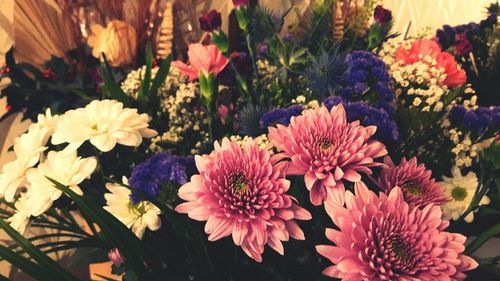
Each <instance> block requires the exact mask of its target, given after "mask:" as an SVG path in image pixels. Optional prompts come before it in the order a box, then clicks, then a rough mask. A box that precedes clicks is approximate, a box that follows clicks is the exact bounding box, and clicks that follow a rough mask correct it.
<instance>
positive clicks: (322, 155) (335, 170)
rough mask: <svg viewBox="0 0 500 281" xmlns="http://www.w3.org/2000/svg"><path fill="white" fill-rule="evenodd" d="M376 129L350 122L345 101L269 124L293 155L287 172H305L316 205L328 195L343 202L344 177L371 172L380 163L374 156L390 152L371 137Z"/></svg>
mask: <svg viewBox="0 0 500 281" xmlns="http://www.w3.org/2000/svg"><path fill="white" fill-rule="evenodd" d="M376 130H377V127H375V126H368V127H363V126H360V125H359V121H355V122H352V123H348V122H347V118H346V112H345V110H344V107H343V106H342V105H337V106H334V107H333V108H332V109H331V110H330V111H328V109H327V108H326V107H324V106H322V107H319V108H316V109H309V110H305V111H304V112H303V113H302V115H301V116H297V117H292V119H291V120H290V125H289V126H288V127H285V126H283V125H278V127H277V128H271V127H270V128H269V139H270V141H271V142H272V144H273V145H274V146H275V147H276V148H278V149H279V150H281V151H283V153H281V155H282V156H283V157H287V158H290V159H291V163H290V164H289V167H288V170H287V174H289V175H304V181H305V184H306V187H307V189H308V190H309V191H310V193H309V196H310V199H311V202H312V203H313V204H314V205H316V206H317V205H321V203H322V202H323V201H325V200H326V199H327V198H331V200H333V201H334V202H336V203H338V204H340V205H342V204H343V200H344V199H343V198H344V193H345V188H344V184H343V182H342V180H348V181H351V182H358V181H360V180H361V175H360V174H359V172H363V173H366V174H371V170H370V167H373V166H377V165H380V163H375V162H374V161H373V159H374V158H377V157H381V156H384V155H386V154H387V150H386V149H385V146H384V145H383V144H382V143H381V142H378V141H375V140H369V139H370V137H371V136H373V134H374V133H375V131H376Z"/></svg>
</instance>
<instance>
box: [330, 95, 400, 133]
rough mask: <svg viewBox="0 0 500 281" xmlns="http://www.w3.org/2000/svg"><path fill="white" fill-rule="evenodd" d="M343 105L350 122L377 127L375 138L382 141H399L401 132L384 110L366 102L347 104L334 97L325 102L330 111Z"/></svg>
mask: <svg viewBox="0 0 500 281" xmlns="http://www.w3.org/2000/svg"><path fill="white" fill-rule="evenodd" d="M339 103H342V104H343V105H344V108H345V110H346V112H347V120H348V121H349V122H352V121H355V120H359V121H360V122H361V124H362V125H363V126H377V132H376V133H375V135H374V137H375V138H376V139H379V140H382V141H397V140H398V139H399V130H398V126H397V124H396V122H395V121H394V120H392V118H391V115H390V114H389V113H387V112H386V111H385V110H384V109H381V108H376V107H373V106H370V105H369V104H368V103H366V102H347V101H345V100H344V99H342V98H341V97H338V96H332V97H329V98H327V99H326V100H325V101H324V105H325V106H326V107H327V108H328V109H329V110H330V109H331V108H332V107H333V106H335V105H337V104H339Z"/></svg>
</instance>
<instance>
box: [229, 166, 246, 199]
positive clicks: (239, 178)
mask: <svg viewBox="0 0 500 281" xmlns="http://www.w3.org/2000/svg"><path fill="white" fill-rule="evenodd" d="M229 184H230V185H231V187H232V188H233V190H234V191H236V193H238V194H242V193H245V192H246V191H248V183H247V178H246V177H245V174H243V172H241V171H240V172H236V173H234V174H232V175H231V176H230V177H229Z"/></svg>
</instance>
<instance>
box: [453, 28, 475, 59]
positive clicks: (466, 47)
mask: <svg viewBox="0 0 500 281" xmlns="http://www.w3.org/2000/svg"><path fill="white" fill-rule="evenodd" d="M453 47H455V55H457V56H464V55H467V54H468V53H470V52H471V51H472V45H471V43H470V41H469V39H467V35H466V34H465V33H464V32H463V33H459V34H457V35H455V44H454V45H453Z"/></svg>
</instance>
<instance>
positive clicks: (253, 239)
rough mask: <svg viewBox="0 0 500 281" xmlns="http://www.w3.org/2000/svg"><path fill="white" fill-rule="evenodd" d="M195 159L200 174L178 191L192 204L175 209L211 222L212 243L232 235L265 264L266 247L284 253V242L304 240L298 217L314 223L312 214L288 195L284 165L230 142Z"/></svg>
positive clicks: (257, 150) (207, 229)
mask: <svg viewBox="0 0 500 281" xmlns="http://www.w3.org/2000/svg"><path fill="white" fill-rule="evenodd" d="M195 159H196V167H197V168H198V171H199V172H200V174H199V175H194V176H192V177H191V181H190V182H188V183H186V184H185V185H183V186H182V187H181V188H180V189H179V197H180V198H182V199H184V200H186V201H188V202H185V203H182V204H180V205H179V206H177V208H175V210H176V211H177V212H180V213H187V214H188V215H189V217H190V218H192V219H195V220H198V221H207V223H206V225H205V232H206V233H207V234H209V236H208V240H210V241H215V240H218V239H221V238H223V237H226V236H229V235H232V237H233V241H234V243H235V244H236V245H238V246H241V247H242V249H243V250H244V251H245V253H246V254H247V255H248V256H250V257H251V258H253V259H254V260H256V261H258V262H260V261H262V257H261V255H262V253H263V252H264V245H266V244H267V245H269V246H270V247H271V248H273V249H274V250H276V251H277V252H278V253H280V254H283V253H284V249H283V245H282V243H281V241H287V240H288V239H289V237H293V238H295V239H299V240H303V239H304V233H303V232H302V230H301V229H300V227H299V226H298V224H297V223H296V222H295V219H299V220H309V219H311V214H310V213H309V212H308V211H307V210H305V209H304V208H301V207H299V206H298V205H297V204H296V202H295V199H294V198H293V197H292V196H290V195H288V194H286V192H287V191H288V188H289V186H290V181H288V180H286V179H285V171H284V168H285V165H281V164H278V165H276V163H275V161H274V160H273V159H272V158H271V155H270V153H269V151H267V150H263V149H260V148H259V146H258V144H257V142H255V141H254V140H250V141H248V142H246V143H245V144H244V145H243V147H240V146H239V144H238V143H237V142H234V141H233V142H231V141H229V140H228V139H227V138H225V139H223V140H222V146H221V145H219V144H218V143H217V142H216V143H215V150H214V151H213V152H212V153H211V154H210V155H203V156H196V158H195Z"/></svg>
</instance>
